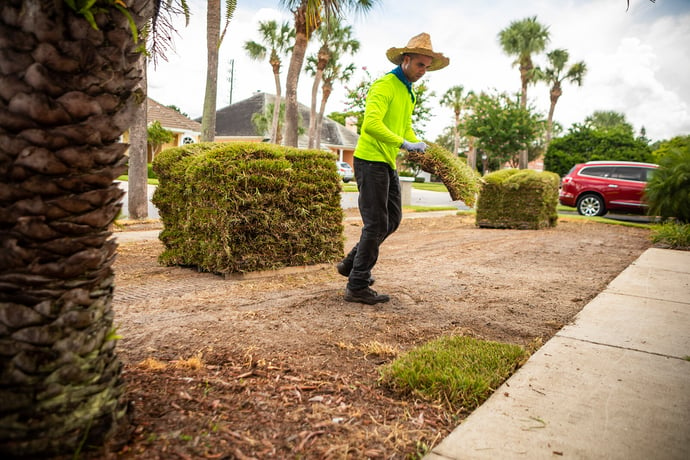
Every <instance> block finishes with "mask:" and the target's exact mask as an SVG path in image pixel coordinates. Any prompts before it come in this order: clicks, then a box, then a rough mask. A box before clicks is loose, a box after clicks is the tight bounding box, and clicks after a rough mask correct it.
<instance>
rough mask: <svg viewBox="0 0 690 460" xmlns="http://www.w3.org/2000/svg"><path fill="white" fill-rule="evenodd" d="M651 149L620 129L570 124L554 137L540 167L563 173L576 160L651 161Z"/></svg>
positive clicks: (578, 161)
mask: <svg viewBox="0 0 690 460" xmlns="http://www.w3.org/2000/svg"><path fill="white" fill-rule="evenodd" d="M652 159H653V157H652V154H651V149H650V148H649V146H648V145H647V143H646V142H645V141H642V140H640V139H636V138H635V137H634V135H633V133H632V130H630V131H629V132H627V131H625V130H622V129H613V130H611V129H593V128H591V127H589V126H587V125H579V124H575V125H573V126H572V127H571V128H570V130H569V132H568V134H566V135H565V136H563V137H559V138H554V139H552V140H551V143H550V144H549V147H548V150H547V151H546V155H545V156H544V168H545V169H546V170H547V171H552V172H555V173H556V174H558V175H559V176H564V175H566V174H567V173H568V171H570V169H571V168H572V167H573V166H575V165H576V164H578V163H585V162H587V161H597V160H620V161H640V162H651V161H652Z"/></svg>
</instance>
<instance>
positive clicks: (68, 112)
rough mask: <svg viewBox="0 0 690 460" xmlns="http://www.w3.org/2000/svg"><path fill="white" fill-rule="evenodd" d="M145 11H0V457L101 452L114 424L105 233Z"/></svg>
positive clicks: (109, 5)
mask: <svg viewBox="0 0 690 460" xmlns="http://www.w3.org/2000/svg"><path fill="white" fill-rule="evenodd" d="M82 6H83V5H82ZM158 6H159V3H158V2H152V1H151V0H125V1H124V2H122V1H119V0H118V1H117V2H116V1H114V0H100V1H99V2H98V3H96V5H95V6H93V4H91V5H90V6H86V7H85V8H84V9H83V10H81V14H79V13H76V12H75V9H77V8H74V3H72V4H71V5H70V4H69V3H68V2H65V1H55V0H2V2H0V30H2V31H3V32H2V37H3V53H2V55H1V56H0V68H2V83H1V84H0V146H1V147H0V248H1V249H0V318H2V319H1V320H0V343H2V345H1V348H2V353H0V363H1V364H2V365H1V366H0V369H1V370H0V427H1V429H0V457H3V458H8V457H12V458H14V457H18V456H27V457H32V458H45V457H48V456H50V455H53V454H56V453H65V452H71V453H75V452H77V451H78V448H79V446H81V445H104V443H106V442H107V441H108V439H110V438H111V436H112V435H113V433H114V432H115V430H117V428H118V426H119V425H120V424H121V422H122V421H123V420H124V415H125V412H126V402H125V401H124V399H123V380H122V377H121V367H122V365H121V363H120V361H119V360H118V358H117V355H116V353H115V342H116V339H117V335H116V333H115V330H114V328H113V309H112V299H113V289H114V276H113V270H112V263H113V259H114V256H115V250H116V247H117V245H116V242H115V240H113V239H112V238H111V236H112V233H111V232H110V230H109V226H110V224H111V223H112V222H113V220H114V219H115V217H116V216H117V214H118V212H119V211H120V209H121V206H122V205H121V201H120V199H121V198H122V191H121V190H120V189H119V187H118V186H117V184H115V183H114V179H115V178H117V177H118V176H119V175H120V174H121V173H122V172H123V171H124V170H125V169H126V158H125V151H126V149H127V146H126V145H125V144H122V143H120V142H119V139H120V135H121V134H122V133H123V132H124V131H125V130H126V129H127V128H128V127H129V125H130V122H131V120H132V117H133V113H134V112H135V110H136V108H137V107H138V106H139V104H141V103H142V102H143V101H144V99H145V97H146V94H145V92H144V91H143V90H142V88H138V84H139V82H140V80H141V77H142V73H141V72H142V69H141V68H140V66H139V65H138V62H139V56H140V52H139V44H138V43H136V42H135V36H134V34H133V32H132V28H131V27H130V25H133V26H134V30H137V29H141V28H142V27H143V26H144V24H146V22H147V21H148V19H149V18H151V16H152V15H153V14H154V8H157V7H158ZM91 7H94V8H100V9H102V10H103V12H102V13H97V14H93V13H92V10H91V9H90V8H91ZM130 21H131V22H130ZM94 26H95V27H94Z"/></svg>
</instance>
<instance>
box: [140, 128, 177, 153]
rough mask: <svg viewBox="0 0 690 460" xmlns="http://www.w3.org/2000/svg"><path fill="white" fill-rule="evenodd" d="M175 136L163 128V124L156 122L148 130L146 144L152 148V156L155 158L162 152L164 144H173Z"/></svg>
mask: <svg viewBox="0 0 690 460" xmlns="http://www.w3.org/2000/svg"><path fill="white" fill-rule="evenodd" d="M174 138H175V135H174V134H173V132H172V131H170V130H169V129H165V128H163V126H162V125H161V122H160V121H158V120H156V121H154V122H153V123H151V124H150V125H149V126H148V128H147V129H146V143H147V146H149V147H151V156H153V157H154V158H155V156H156V155H158V153H160V151H161V147H163V144H167V143H168V142H171V141H172V140H173V139H174Z"/></svg>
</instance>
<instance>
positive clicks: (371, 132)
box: [354, 73, 419, 169]
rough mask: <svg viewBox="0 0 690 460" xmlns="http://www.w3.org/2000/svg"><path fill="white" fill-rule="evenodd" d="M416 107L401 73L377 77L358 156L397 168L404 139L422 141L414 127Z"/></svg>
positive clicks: (370, 94)
mask: <svg viewBox="0 0 690 460" xmlns="http://www.w3.org/2000/svg"><path fill="white" fill-rule="evenodd" d="M413 110H414V103H413V102H412V98H411V97H410V93H409V92H408V91H407V87H405V85H404V84H403V82H401V81H400V80H399V79H398V77H396V76H395V75H394V74H392V73H388V74H386V75H384V76H383V77H381V78H379V79H378V80H376V81H375V82H374V83H373V84H372V85H371V88H370V89H369V93H368V94H367V103H366V108H365V109H364V121H363V122H362V130H361V133H360V136H359V140H358V141H357V147H355V153H354V155H355V157H357V158H361V159H362V160H368V161H378V162H384V163H388V164H389V165H390V167H391V168H393V169H396V164H395V159H396V158H397V156H398V152H399V151H400V145H402V143H403V141H405V140H407V141H410V142H419V140H418V139H417V136H416V135H415V133H414V131H412V111H413Z"/></svg>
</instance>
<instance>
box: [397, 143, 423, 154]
mask: <svg viewBox="0 0 690 460" xmlns="http://www.w3.org/2000/svg"><path fill="white" fill-rule="evenodd" d="M426 147H427V145H426V144H425V143H424V142H407V141H403V143H402V145H401V146H400V148H401V149H405V150H407V151H408V152H422V153H423V152H425V151H426Z"/></svg>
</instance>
